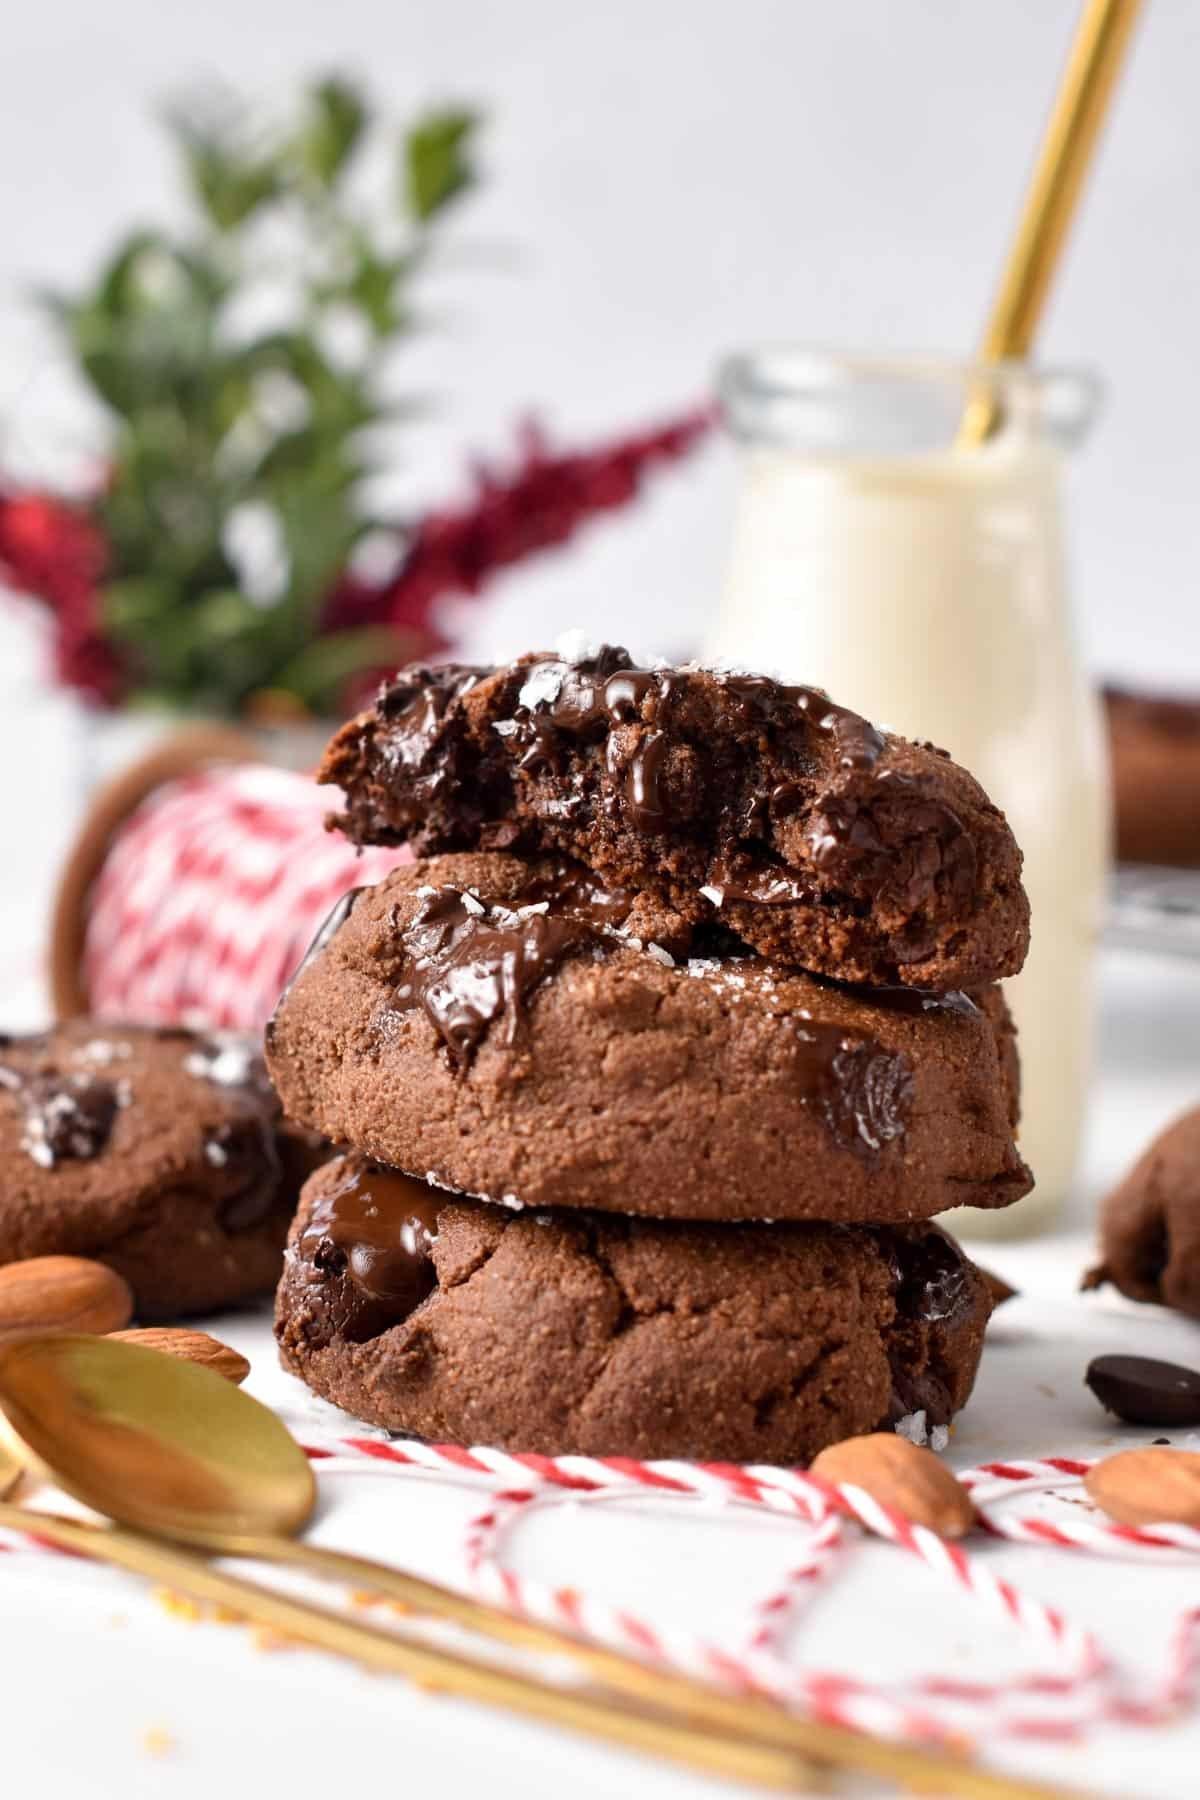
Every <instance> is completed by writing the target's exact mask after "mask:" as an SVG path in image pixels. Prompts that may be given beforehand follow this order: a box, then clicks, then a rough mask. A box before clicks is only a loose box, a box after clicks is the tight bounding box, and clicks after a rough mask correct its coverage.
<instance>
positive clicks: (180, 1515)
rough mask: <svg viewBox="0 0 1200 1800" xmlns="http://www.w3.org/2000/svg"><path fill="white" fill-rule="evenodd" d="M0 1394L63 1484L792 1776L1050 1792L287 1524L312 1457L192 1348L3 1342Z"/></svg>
mask: <svg viewBox="0 0 1200 1800" xmlns="http://www.w3.org/2000/svg"><path fill="white" fill-rule="evenodd" d="M0 1407H2V1408H3V1410H4V1412H5V1413H6V1414H7V1415H8V1418H9V1421H10V1423H11V1425H12V1426H13V1428H14V1429H15V1431H16V1432H17V1434H18V1436H19V1437H20V1439H21V1440H22V1441H23V1442H24V1444H25V1445H26V1446H27V1447H28V1448H29V1449H30V1450H31V1451H32V1452H33V1453H34V1455H35V1456H36V1457H37V1459H38V1460H39V1461H40V1462H41V1463H42V1464H44V1465H45V1466H46V1467H47V1468H48V1469H49V1470H50V1471H51V1472H52V1473H53V1475H54V1477H55V1479H56V1480H57V1481H58V1482H59V1483H60V1484H61V1486H63V1487H64V1488H65V1489H66V1490H67V1491H68V1492H69V1493H72V1494H74V1495H75V1496H76V1497H77V1498H79V1499H81V1500H83V1501H85V1502H86V1503H87V1504H88V1505H89V1506H92V1507H94V1508H95V1509H96V1510H97V1511H100V1512H102V1513H105V1514H107V1515H108V1516H109V1517H112V1518H116V1519H119V1520H120V1521H121V1522H122V1523H123V1524H125V1525H128V1526H132V1527H134V1528H136V1529H140V1530H144V1531H148V1532H150V1533H152V1534H154V1535H157V1536H167V1537H171V1538H175V1539H180V1540H183V1541H184V1542H186V1543H190V1544H195V1545H198V1546H200V1547H202V1548H204V1549H207V1550H211V1551H217V1552H220V1553H222V1554H226V1555H238V1556H253V1557H257V1558H261V1559H264V1560H274V1561H286V1562H289V1563H298V1564H301V1565H302V1566H304V1567H306V1568H309V1569H315V1570H317V1571H318V1572H319V1573H322V1574H326V1575H332V1576H335V1577H336V1578H338V1579H339V1580H343V1581H350V1582H352V1583H354V1584H356V1585H359V1586H362V1585H369V1586H371V1587H372V1588H373V1589H374V1590H375V1591H377V1592H379V1593H387V1594H390V1595H393V1596H395V1597H396V1598H398V1599H400V1600H402V1601H403V1602H404V1603H405V1604H406V1605H407V1606H409V1607H412V1608H415V1609H416V1610H419V1611H421V1612H424V1613H432V1614H436V1615H438V1616H440V1617H443V1618H450V1619H453V1620H455V1622H457V1623H458V1624H460V1625H464V1626H467V1627H469V1628H470V1629H473V1630H476V1631H480V1632H483V1633H486V1634H488V1635H491V1636H493V1637H498V1638H501V1639H503V1640H504V1641H506V1642H509V1643H514V1644H517V1645H519V1646H521V1647H522V1648H525V1649H535V1650H539V1651H546V1650H550V1651H553V1652H555V1653H557V1654H559V1655H562V1654H565V1655H567V1656H569V1657H570V1658H571V1659H572V1660H573V1661H574V1662H576V1663H577V1664H579V1665H581V1666H582V1667H583V1668H584V1669H586V1671H587V1672H588V1673H589V1674H590V1675H591V1676H592V1677H593V1678H596V1679H598V1680H600V1681H602V1682H603V1683H604V1684H605V1685H606V1686H608V1687H610V1688H611V1687H618V1688H620V1689H622V1690H623V1691H624V1692H626V1693H629V1694H631V1695H632V1697H633V1699H634V1700H635V1702H636V1703H638V1704H639V1705H641V1706H647V1705H653V1706H655V1707H658V1708H660V1709H665V1710H667V1711H669V1712H670V1713H671V1714H673V1715H674V1717H675V1719H676V1721H677V1723H678V1724H679V1725H680V1726H681V1727H682V1728H683V1729H685V1730H686V1729H688V1728H690V1727H694V1725H695V1724H696V1723H697V1722H699V1723H700V1724H701V1725H702V1726H703V1727H704V1728H705V1729H707V1730H710V1731H714V1732H715V1731H718V1730H724V1731H729V1732H732V1733H734V1734H736V1735H737V1736H739V1737H741V1738H742V1739H743V1740H746V1741H748V1742H750V1743H753V1744H755V1745H756V1746H758V1747H760V1748H761V1747H762V1746H763V1745H766V1744H770V1745H771V1746H772V1747H773V1749H774V1751H775V1752H776V1753H779V1752H786V1753H788V1754H789V1755H790V1757H791V1758H792V1769H791V1772H792V1778H793V1780H794V1779H795V1778H796V1775H797V1773H798V1764H797V1760H796V1759H809V1758H812V1759H816V1760H818V1761H821V1762H826V1763H836V1764H840V1765H842V1766H845V1767H850V1768H854V1769H857V1770H860V1771H871V1772H873V1773H875V1774H877V1775H880V1776H883V1777H886V1778H889V1779H891V1780H893V1781H901V1782H906V1783H909V1784H919V1783H923V1784H925V1786H926V1788H927V1789H928V1788H929V1786H930V1785H933V1786H935V1787H936V1788H937V1790H938V1791H940V1792H944V1793H949V1794H958V1795H962V1796H978V1797H979V1800H1035V1797H1036V1796H1039V1795H1041V1796H1043V1797H1044V1796H1045V1795H1046V1794H1047V1792H1048V1790H1045V1789H1038V1788H1034V1787H1030V1786H1028V1785H1023V1784H1020V1783H1014V1782H1012V1781H1009V1780H1008V1779H1006V1778H1005V1777H1003V1776H999V1775H994V1774H991V1773H990V1772H989V1771H987V1770H984V1769H980V1768H978V1767H977V1766H976V1765H974V1764H972V1763H969V1762H966V1761H963V1760H960V1759H958V1758H955V1757H951V1756H945V1755H935V1754H932V1753H930V1752H928V1751H925V1750H915V1749H909V1748H908V1747H906V1746H903V1745H895V1744H889V1743H885V1742H882V1741H881V1740H878V1739H873V1738H868V1737H864V1736H862V1735H860V1734H858V1733H854V1732H850V1731H845V1730H840V1729H838V1728H836V1727H833V1726H827V1725H823V1724H820V1723H817V1722H815V1721H810V1720H803V1719H797V1718H794V1717H792V1716H791V1715H790V1714H788V1713H786V1712H785V1711H783V1710H782V1709H780V1708H778V1707H776V1706H774V1705H772V1704H771V1703H769V1702H766V1701H763V1700H757V1699H752V1698H750V1697H747V1696H745V1695H730V1694H727V1693H723V1692H721V1691H719V1690H716V1689H713V1688H710V1687H708V1686H706V1685H704V1684H702V1683H699V1682H696V1681H692V1680H690V1679H689V1678H687V1677H684V1676H679V1675H672V1674H668V1673H666V1672H664V1671H661V1670H657V1669H651V1668H648V1667H646V1666H645V1665H644V1664H642V1663H639V1662H636V1661H634V1660H633V1659H632V1658H627V1657H623V1656H621V1655H619V1654H618V1653H616V1652H615V1651H610V1650H605V1649H601V1648H597V1647H594V1646H591V1645H587V1644H583V1643H581V1642H580V1641H579V1640H577V1639H575V1638H573V1637H571V1636H569V1635H568V1634H567V1633H565V1632H559V1631H555V1630H553V1629H552V1628H550V1627H548V1626H543V1625H537V1624H535V1623H533V1622H532V1621H528V1620H522V1619H516V1618H513V1617H511V1615H509V1614H507V1613H504V1612H501V1611H499V1609H496V1608H492V1607H488V1606H485V1605H483V1604H482V1603H481V1602H479V1601H476V1600H472V1599H469V1598H468V1597H466V1596H464V1595H460V1594H456V1593H454V1592H453V1591H452V1590H451V1589H446V1588H441V1587H439V1586H437V1585H436V1584H435V1583H433V1582H429V1581H425V1580H422V1579H421V1578H420V1577H417V1576H412V1575H407V1574H404V1573H403V1572H401V1571H399V1570H395V1569H388V1568H384V1567H382V1566H381V1565H379V1564H376V1563H371V1562H366V1561H364V1560H363V1559H361V1558H358V1557H351V1556H345V1555H342V1554H341V1553H340V1552H337V1551H330V1550H323V1549H318V1548H315V1547H313V1546H311V1545H304V1544H297V1543H295V1542H294V1541H293V1540H292V1538H291V1537H290V1536H288V1535H282V1534H288V1533H292V1532H295V1531H299V1530H300V1529H301V1528H302V1527H303V1526H304V1525H305V1524H306V1523H307V1521H308V1519H309V1518H310V1516H311V1513H312V1510H313V1506H314V1503H315V1483H314V1481H313V1476H312V1470H311V1468H310V1466H309V1463H308V1460H307V1458H306V1457H305V1456H304V1454H303V1452H302V1451H301V1450H300V1448H299V1446H298V1445H297V1444H296V1442H295V1440H294V1439H293V1438H292V1437H291V1435H290V1434H289V1433H288V1431H287V1430H286V1428H285V1427H284V1426H283V1424H282V1423H281V1422H280V1420H279V1419H278V1418H277V1417H276V1416H275V1414H274V1413H272V1412H271V1411H269V1409H268V1408H266V1407H264V1406H262V1405H261V1404H260V1403H259V1402H258V1401H256V1400H253V1399H252V1398H251V1397H250V1396H249V1395H248V1394H246V1393H244V1392H243V1391H242V1390H241V1389H239V1388H236V1387H233V1386H232V1385H231V1384H230V1383H229V1382H227V1381H224V1380H223V1379H222V1378H221V1377H220V1376H218V1375H215V1374H214V1373H213V1372H212V1371H211V1370H208V1369H204V1368H200V1367H198V1366H197V1365H195V1364H192V1363H187V1362H182V1361H180V1360H178V1359H176V1358H172V1357H167V1356H163V1355H161V1354H160V1353H157V1352H155V1351H152V1350H147V1349H144V1348H142V1347H139V1346H135V1345H131V1344H125V1343H114V1342H113V1341H112V1340H111V1339H105V1338H87V1337H71V1336H56V1337H45V1338H39V1339H25V1340H23V1341H21V1342H19V1343H17V1344H14V1345H11V1346H8V1347H7V1348H5V1349H4V1350H3V1351H0ZM260 1591H261V1590H260ZM327 1616H336V1615H327ZM385 1635H386V1636H387V1640H388V1642H389V1643H394V1642H395V1639H394V1638H393V1637H392V1636H391V1634H385ZM557 1691H558V1690H553V1689H552V1690H551V1692H557Z"/></svg>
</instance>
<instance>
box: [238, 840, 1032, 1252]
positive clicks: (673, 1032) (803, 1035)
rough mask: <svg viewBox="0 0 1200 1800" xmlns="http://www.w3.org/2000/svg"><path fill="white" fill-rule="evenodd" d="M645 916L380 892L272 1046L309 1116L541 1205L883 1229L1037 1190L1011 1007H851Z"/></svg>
mask: <svg viewBox="0 0 1200 1800" xmlns="http://www.w3.org/2000/svg"><path fill="white" fill-rule="evenodd" d="M632 904H633V902H632V896H631V895H629V894H627V893H626V894H621V893H620V892H617V893H613V892H609V891H607V890H605V889H602V888H600V887H599V886H598V885H597V883H596V882H595V880H594V879H593V878H591V877H589V876H588V875H587V873H586V871H584V870H582V869H580V868H579V867H578V866H577V865H569V864H566V863H564V862H562V861H556V860H555V859H552V858H541V859H535V860H530V861H523V860H521V859H518V858H517V857H514V856H509V855H504V854H500V853H498V852H493V853H490V854H476V855H462V856H443V857H434V858H430V859H428V860H427V861H423V862H418V863H413V864H409V865H407V866H406V867H404V868H402V869H398V870H396V871H395V872H394V873H393V874H392V875H390V876H388V877H387V878H386V879H385V880H384V881H382V882H381V883H380V884H379V885H378V886H377V887H374V888H369V889H365V890H363V891H362V893H360V894H359V895H358V896H357V899H356V900H355V901H354V902H353V904H347V905H346V906H344V907H343V908H341V909H339V913H338V914H337V915H335V917H334V918H333V919H332V920H331V921H330V923H329V925H328V926H327V928H326V930H325V931H324V932H323V933H322V934H321V938H320V939H319V940H318V946H317V947H316V949H315V951H314V954H313V955H312V956H310V958H309V959H308V961H307V962H306V964H305V966H304V967H303V968H302V969H301V971H300V972H299V974H298V975H297V976H296V978H295V980H294V981H293V983H292V985H291V988H290V989H289V991H288V993H287V994H286V995H285V996H284V998H283V1000H282V1001H281V1003H280V1006H279V1009H278V1011H277V1013H276V1016H275V1019H274V1020H273V1022H272V1024H271V1026H270V1028H269V1030H268V1034H267V1059H268V1063H269V1067H270V1071H271V1075H272V1078H273V1080H274V1082H275V1084H276V1087H277V1089H278V1091H279V1094H280V1097H281V1099H282V1101H283V1104H284V1107H285V1109H286V1111H287V1113H288V1115H289V1116H290V1117H292V1118H294V1119H297V1120H299V1121H302V1122H303V1123H304V1124H305V1125H307V1126H309V1127H310V1128H312V1129H314V1130H315V1131H317V1132H319V1133H322V1134H323V1135H325V1136H327V1137H331V1138H333V1139H335V1140H336V1141H338V1142H340V1143H348V1144H353V1145H354V1146H355V1147H356V1148H358V1149H359V1150H361V1151H362V1152H363V1153H364V1154H365V1155H368V1156H371V1157H373V1158H375V1159H377V1160H378V1161H380V1162H385V1163H388V1164H392V1165H394V1166H396V1167H398V1168H402V1169H406V1170H407V1171H409V1172H410V1173H413V1174H417V1175H420V1176H422V1177H427V1178H428V1179H431V1180H433V1181H436V1182H437V1183H439V1184H441V1185H442V1186H444V1187H446V1188H450V1189H453V1190H455V1191H457V1192H460V1193H468V1194H474V1195H477V1196H480V1197H483V1198H491V1199H493V1200H497V1201H518V1202H520V1203H521V1204H523V1205H526V1206H534V1207H586V1208H596V1209H599V1210H602V1211H614V1212H624V1213H635V1214H641V1215H648V1216H651V1217H655V1218H669V1219H676V1218H678V1219H720V1220H735V1219H748V1220H761V1219H771V1220H784V1219H819V1220H824V1221H840V1222H846V1221H857V1222H870V1223H880V1222H894V1221H899V1222H903V1221H909V1220H914V1219H927V1218H929V1217H931V1216H932V1215H933V1214H935V1213H938V1212H942V1211H945V1210H946V1209H947V1208H949V1207H953V1206H958V1205H964V1204H969V1205H973V1206H985V1207H986V1206H993V1207H994V1206H1004V1205H1007V1204H1009V1203H1010V1202H1011V1201H1013V1200H1015V1199H1018V1198H1019V1197H1020V1196H1021V1195H1022V1194H1023V1193H1025V1192H1027V1191H1028V1188H1029V1186H1030V1176H1029V1172H1028V1170H1027V1169H1026V1168H1025V1166H1024V1164H1023V1163H1022V1162H1021V1159H1020V1157H1019V1155H1018V1153H1017V1150H1016V1147H1015V1144H1014V1141H1013V1135H1012V1123H1011V1121H1012V1118H1013V1116H1014V1114H1015V1110H1016V1092H1015V1088H1016V1062H1015V1055H1014V1051H1013V1044H1012V1036H1011V1021H1009V1020H1008V1016H1007V1012H1006V1009H1005V1007H1004V1002H1003V999H1002V997H1001V995H1000V992H999V990H998V989H996V988H994V987H993V988H990V989H988V990H985V992H984V993H983V994H982V995H981V996H980V998H979V1001H978V1003H977V1002H976V1001H975V1000H971V999H969V998H968V997H967V996H966V995H964V994H950V995H945V996H935V995H927V994H925V995H923V994H920V993H917V992H915V991H913V990H911V989H893V990H885V989H879V988H875V989H867V990H857V991H855V990H850V989H847V988H845V987H842V986H838V985H835V984H833V983H830V982H827V981H820V980H817V979H815V978H813V977H811V976H808V975H805V974H804V973H802V972H801V971H799V970H797V969H792V968H785V967H783V966H781V965H779V964H777V963H772V962H769V961H766V960H765V959H763V958H762V957H758V956H751V955H748V954H741V955H739V954H736V953H735V952H736V950H737V948H738V946H737V945H736V941H735V940H732V939H727V938H725V936H724V934H722V933H720V932H719V931H718V932H714V931H713V929H712V928H711V927H705V926H699V927H691V926H688V925H687V924H686V923H685V922H684V921H682V920H681V919H680V918H679V916H678V915H677V914H673V913H669V912H666V911H665V910H664V911H660V913H659V916H658V917H657V919H655V918H654V917H653V916H652V913H651V909H650V908H649V907H648V906H647V904H646V902H645V898H644V897H643V903H642V906H641V908H640V911H639V913H638V922H639V923H640V925H641V929H642V930H643V931H645V930H650V929H654V930H656V931H657V936H656V937H654V938H652V939H650V940H649V941H647V940H644V939H643V938H642V937H641V936H639V935H638V934H636V933H634V932H632V931H631V929H630V920H631V916H632V914H631V908H632ZM668 946H669V947H668Z"/></svg>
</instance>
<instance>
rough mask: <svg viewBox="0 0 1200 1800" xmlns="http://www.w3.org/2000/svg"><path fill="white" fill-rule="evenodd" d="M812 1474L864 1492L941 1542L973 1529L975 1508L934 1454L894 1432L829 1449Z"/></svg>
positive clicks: (963, 1534)
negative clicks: (936, 1536)
mask: <svg viewBox="0 0 1200 1800" xmlns="http://www.w3.org/2000/svg"><path fill="white" fill-rule="evenodd" d="M812 1472H813V1474H814V1475H821V1476H823V1477H824V1479H825V1480H826V1481H832V1482H834V1483H836V1484H837V1485H838V1486H839V1487H840V1486H843V1485H846V1486H850V1487H857V1488H862V1490H863V1492H864V1493H865V1494H869V1495H870V1496H871V1498H872V1500H878V1501H879V1503H880V1505H881V1506H888V1507H891V1509H892V1510H893V1511H894V1512H898V1513H902V1514H903V1515H904V1517H905V1518H906V1519H908V1520H910V1521H911V1523H912V1524H914V1525H926V1526H928V1528H929V1530H930V1531H936V1532H937V1533H938V1535H939V1537H947V1538H957V1537H964V1536H965V1535H966V1533H967V1532H968V1531H970V1529H971V1527H972V1526H973V1525H974V1523H975V1508H974V1506H973V1505H972V1502H971V1496H970V1494H968V1492H967V1490H966V1488H965V1487H964V1486H963V1485H962V1483H961V1481H958V1480H956V1479H955V1477H954V1476H953V1475H952V1474H951V1473H950V1470H949V1469H948V1468H947V1467H946V1465H945V1463H942V1462H939V1461H938V1459H937V1457H936V1456H935V1455H934V1454H933V1451H932V1450H922V1449H921V1448H920V1446H919V1445H917V1444H910V1443H909V1441H908V1439H907V1438H903V1437H898V1436H897V1434H896V1433H895V1432H894V1431H877V1432H873V1433H872V1434H871V1435H870V1436H869V1437H856V1438H847V1439H846V1440H845V1441H844V1443H841V1444H831V1445H830V1446H829V1448H828V1450H822V1452H821V1454H820V1455H819V1456H818V1457H817V1459H816V1461H815V1462H814V1463H813V1465H812Z"/></svg>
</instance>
